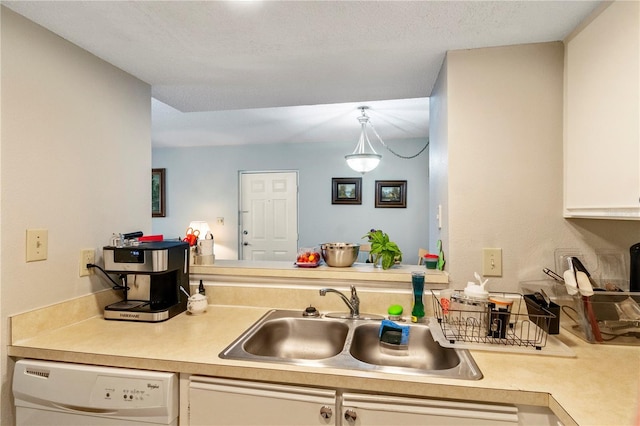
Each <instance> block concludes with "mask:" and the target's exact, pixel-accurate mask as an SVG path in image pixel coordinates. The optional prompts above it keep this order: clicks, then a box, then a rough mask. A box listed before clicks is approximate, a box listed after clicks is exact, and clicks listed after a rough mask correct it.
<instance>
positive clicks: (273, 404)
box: [189, 376, 337, 426]
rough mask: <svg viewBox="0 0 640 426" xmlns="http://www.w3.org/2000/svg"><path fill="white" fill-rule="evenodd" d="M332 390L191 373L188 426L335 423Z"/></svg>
mask: <svg viewBox="0 0 640 426" xmlns="http://www.w3.org/2000/svg"><path fill="white" fill-rule="evenodd" d="M336 417H337V416H336V392H335V391H333V390H326V389H314V388H306V387H304V388H303V387H297V386H283V385H275V384H262V383H257V382H248V381H240V380H226V379H216V378H211V377H203V376H191V378H190V380H189V425H190V426H265V425H278V426H289V425H290V426H312V425H313V426H315V425H336Z"/></svg>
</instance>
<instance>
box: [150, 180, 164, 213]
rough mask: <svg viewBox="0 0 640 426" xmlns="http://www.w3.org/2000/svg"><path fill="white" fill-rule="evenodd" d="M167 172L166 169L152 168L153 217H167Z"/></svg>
mask: <svg viewBox="0 0 640 426" xmlns="http://www.w3.org/2000/svg"><path fill="white" fill-rule="evenodd" d="M165 172H166V169H152V170H151V217H165V216H166V215H167V214H166V213H167V209H166V204H165V200H166V195H165Z"/></svg>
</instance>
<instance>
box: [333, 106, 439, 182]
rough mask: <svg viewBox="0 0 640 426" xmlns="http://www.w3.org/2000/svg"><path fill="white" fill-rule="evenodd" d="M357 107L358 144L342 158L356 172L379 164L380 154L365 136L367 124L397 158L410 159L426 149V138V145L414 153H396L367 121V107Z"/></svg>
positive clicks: (366, 170) (363, 172)
mask: <svg viewBox="0 0 640 426" xmlns="http://www.w3.org/2000/svg"><path fill="white" fill-rule="evenodd" d="M358 109H359V110H360V111H362V115H361V116H360V117H358V121H359V122H360V127H361V132H360V139H359V140H358V144H357V145H356V149H354V150H353V153H351V154H349V155H345V156H344V158H345V159H346V160H347V165H348V166H349V167H351V168H352V169H353V170H355V171H356V172H359V173H362V174H365V173H367V172H370V171H371V170H373V169H375V168H376V167H378V164H380V160H381V159H382V155H380V154H378V153H377V152H376V150H375V149H373V146H372V145H371V142H370V141H369V137H368V136H367V125H369V127H371V130H372V131H373V134H374V135H375V136H376V138H377V139H378V140H379V141H380V143H381V144H382V146H384V147H385V148H387V149H388V150H389V152H390V153H392V154H393V155H395V156H396V157H398V158H402V159H404V160H410V159H412V158H415V157H417V156H418V155H420V154H422V152H423V151H424V150H425V149H427V147H428V146H429V141H428V140H427V143H426V145H425V146H424V147H423V148H422V149H421V150H420V151H419V152H418V153H417V154H415V155H411V156H404V155H400V154H398V153H397V152H395V151H393V150H392V149H391V148H389V147H388V146H387V144H385V143H384V141H383V140H382V138H381V137H380V135H379V134H378V132H376V129H375V127H373V124H371V122H370V121H369V116H368V115H367V113H366V111H367V110H368V109H369V107H367V106H361V107H359V108H358Z"/></svg>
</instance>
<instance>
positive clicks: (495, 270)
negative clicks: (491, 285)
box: [482, 248, 502, 277]
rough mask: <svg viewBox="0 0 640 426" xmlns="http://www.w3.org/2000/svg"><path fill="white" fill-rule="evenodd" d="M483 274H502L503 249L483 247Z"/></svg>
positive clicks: (499, 275) (488, 275) (496, 275)
mask: <svg viewBox="0 0 640 426" xmlns="http://www.w3.org/2000/svg"><path fill="white" fill-rule="evenodd" d="M482 275H483V276H485V277H501V276H502V249H500V248H485V249H482Z"/></svg>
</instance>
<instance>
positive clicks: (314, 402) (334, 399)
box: [180, 376, 559, 426]
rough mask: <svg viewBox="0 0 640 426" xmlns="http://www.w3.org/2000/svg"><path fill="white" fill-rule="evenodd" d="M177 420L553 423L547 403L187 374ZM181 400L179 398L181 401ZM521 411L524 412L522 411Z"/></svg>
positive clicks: (214, 423) (187, 424)
mask: <svg viewBox="0 0 640 426" xmlns="http://www.w3.org/2000/svg"><path fill="white" fill-rule="evenodd" d="M184 385H187V386H188V391H187V392H181V398H185V399H188V403H187V404H186V407H184V406H183V408H182V409H185V408H186V411H187V413H185V412H184V411H181V415H180V424H181V425H183V426H205V425H206V426H222V425H224V426H240V425H242V426H265V425H274V426H275V425H277V426H287V425H295V426H307V425H309V426H315V425H334V426H389V425H403V426H412V425H474V426H482V425H503V426H504V425H512V426H514V425H527V424H535V425H537V426H540V425H557V424H559V423H557V418H556V417H555V416H553V414H551V412H550V411H549V410H548V409H547V408H537V409H535V410H533V411H531V410H529V411H530V412H528V411H527V409H526V408H527V407H516V406H512V405H508V404H505V405H500V404H491V403H477V402H464V401H445V400H438V399H429V398H411V397H399V396H391V395H384V394H363V393H353V392H343V391H341V390H333V389H316V388H310V387H302V386H292V385H291V386H290V385H278V384H268V383H258V382H250V381H244V380H228V379H218V378H213V377H204V376H190V377H189V378H188V380H184V381H183V380H181V386H184ZM184 402H185V401H181V404H182V403H184ZM523 414H527V416H526V417H523Z"/></svg>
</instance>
